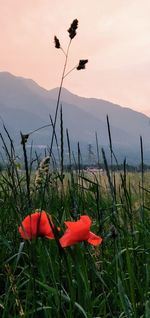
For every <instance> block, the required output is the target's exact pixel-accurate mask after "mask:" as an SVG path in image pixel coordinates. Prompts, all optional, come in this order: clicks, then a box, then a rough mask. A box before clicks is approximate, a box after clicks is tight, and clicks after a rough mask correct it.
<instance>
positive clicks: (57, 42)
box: [54, 35, 60, 49]
mask: <svg viewBox="0 0 150 318" xmlns="http://www.w3.org/2000/svg"><path fill="white" fill-rule="evenodd" d="M54 43H55V48H56V49H60V42H59V39H58V38H57V36H56V35H55V36H54Z"/></svg>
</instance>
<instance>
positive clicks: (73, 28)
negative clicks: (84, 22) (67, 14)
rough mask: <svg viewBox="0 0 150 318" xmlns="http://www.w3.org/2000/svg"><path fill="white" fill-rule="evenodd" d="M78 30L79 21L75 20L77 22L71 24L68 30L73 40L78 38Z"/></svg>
mask: <svg viewBox="0 0 150 318" xmlns="http://www.w3.org/2000/svg"><path fill="white" fill-rule="evenodd" d="M77 28H78V20H77V19H75V20H73V22H72V23H71V26H70V28H69V29H68V33H69V37H70V39H71V40H72V39H73V38H74V37H75V36H76V34H77V33H76V30H77Z"/></svg>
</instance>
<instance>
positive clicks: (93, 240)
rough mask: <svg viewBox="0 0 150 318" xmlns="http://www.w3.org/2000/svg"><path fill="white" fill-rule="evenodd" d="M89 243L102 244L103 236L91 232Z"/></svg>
mask: <svg viewBox="0 0 150 318" xmlns="http://www.w3.org/2000/svg"><path fill="white" fill-rule="evenodd" d="M87 241H88V243H90V244H92V245H94V246H97V245H100V244H101V243H102V238H101V237H100V236H98V235H96V234H94V233H93V232H90V236H89V238H88V240H87Z"/></svg>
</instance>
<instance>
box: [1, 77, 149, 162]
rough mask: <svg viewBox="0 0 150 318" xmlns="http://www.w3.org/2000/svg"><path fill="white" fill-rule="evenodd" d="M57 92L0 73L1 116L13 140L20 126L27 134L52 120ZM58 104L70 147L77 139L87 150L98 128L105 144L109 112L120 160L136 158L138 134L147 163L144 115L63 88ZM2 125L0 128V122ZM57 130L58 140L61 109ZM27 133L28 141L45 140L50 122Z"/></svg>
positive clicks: (56, 90) (40, 143)
mask: <svg viewBox="0 0 150 318" xmlns="http://www.w3.org/2000/svg"><path fill="white" fill-rule="evenodd" d="M57 96H58V88H55V89H52V90H46V89H44V88H42V87H40V86H39V85H38V84H36V83H35V82H34V81H32V80H31V79H25V78H22V77H16V76H14V75H12V74H10V73H7V72H0V116H1V118H2V120H3V121H4V123H5V125H6V127H7V128H8V130H9V132H10V134H11V136H12V138H13V139H14V140H15V142H16V143H17V144H19V142H20V130H21V131H22V132H23V133H28V132H30V131H32V130H34V129H36V128H39V127H41V126H43V125H46V124H50V118H49V114H50V115H51V116H52V118H54V114H55V108H56V100H57ZM61 104H62V108H63V129H64V139H66V133H65V131H66V128H68V130H69V136H70V141H71V142H72V144H73V146H74V145H76V144H77V142H78V141H79V142H80V143H81V146H82V145H83V147H84V149H87V146H88V144H92V145H95V133H96V132H97V135H98V140H99V145H100V147H101V146H103V147H104V148H105V147H106V148H108V144H109V139H108V129H107V121H106V116H107V115H108V116H109V121H110V127H111V135H112V141H113V145H114V150H115V151H116V155H117V156H118V157H119V159H120V160H123V158H124V157H125V156H126V157H127V159H128V161H129V162H132V163H133V162H135V163H136V162H139V161H140V146H139V145H140V143H139V139H140V136H142V137H143V144H144V149H145V162H146V163H148V162H150V138H149V137H150V122H149V118H148V117H147V116H146V115H144V114H142V113H139V112H136V111H133V110H132V109H130V108H125V107H121V106H119V105H116V104H113V103H111V102H107V101H104V100H101V99H95V98H84V97H79V96H77V95H74V94H72V93H70V92H69V91H68V90H66V89H64V88H63V90H62V95H61ZM0 129H1V130H2V121H1V123H0ZM57 135H58V140H59V136H60V122H59V113H58V121H57ZM31 136H32V138H30V140H29V142H30V143H31V140H32V139H33V140H34V143H35V144H36V145H40V146H41V145H48V144H50V138H51V127H48V128H45V129H42V130H40V131H38V132H36V133H34V134H33V135H31Z"/></svg>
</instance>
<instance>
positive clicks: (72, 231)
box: [60, 215, 102, 247]
mask: <svg viewBox="0 0 150 318" xmlns="http://www.w3.org/2000/svg"><path fill="white" fill-rule="evenodd" d="M64 223H65V224H66V226H67V230H66V232H65V233H64V235H63V236H62V237H61V239H60V244H61V246H62V247H67V246H70V245H73V244H76V243H78V242H81V241H87V242H88V243H90V244H92V245H94V246H96V245H100V244H101V243H102V238H101V237H100V236H97V235H96V234H94V233H92V232H90V226H91V223H92V221H91V219H90V218H89V216H87V215H83V216H81V217H80V220H79V221H76V222H64Z"/></svg>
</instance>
